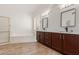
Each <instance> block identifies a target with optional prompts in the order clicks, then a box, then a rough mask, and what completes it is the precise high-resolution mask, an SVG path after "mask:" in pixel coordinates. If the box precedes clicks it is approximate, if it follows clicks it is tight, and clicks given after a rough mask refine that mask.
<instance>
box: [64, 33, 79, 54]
mask: <svg viewBox="0 0 79 59" xmlns="http://www.w3.org/2000/svg"><path fill="white" fill-rule="evenodd" d="M63 52H64V53H65V54H69V55H73V54H79V35H74V34H64V35H63Z"/></svg>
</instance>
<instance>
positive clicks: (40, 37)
mask: <svg viewBox="0 0 79 59" xmlns="http://www.w3.org/2000/svg"><path fill="white" fill-rule="evenodd" d="M44 38H45V37H44V32H39V31H37V41H38V42H40V43H44Z"/></svg>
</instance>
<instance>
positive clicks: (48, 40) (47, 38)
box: [44, 32, 51, 47]
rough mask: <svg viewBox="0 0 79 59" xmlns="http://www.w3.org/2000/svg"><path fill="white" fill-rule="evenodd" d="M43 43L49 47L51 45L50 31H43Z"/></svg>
mask: <svg viewBox="0 0 79 59" xmlns="http://www.w3.org/2000/svg"><path fill="white" fill-rule="evenodd" d="M44 41H45V44H46V45H47V46H49V47H51V33H50V32H45V40H44Z"/></svg>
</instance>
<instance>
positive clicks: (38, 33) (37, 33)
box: [36, 31, 40, 41]
mask: <svg viewBox="0 0 79 59" xmlns="http://www.w3.org/2000/svg"><path fill="white" fill-rule="evenodd" d="M39 35H40V32H39V31H37V32H36V39H37V41H39Z"/></svg>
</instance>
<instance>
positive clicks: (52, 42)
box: [37, 31, 79, 55]
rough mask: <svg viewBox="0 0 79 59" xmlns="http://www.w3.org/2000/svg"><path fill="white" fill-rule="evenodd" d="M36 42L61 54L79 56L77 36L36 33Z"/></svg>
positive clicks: (78, 37)
mask: <svg viewBox="0 0 79 59" xmlns="http://www.w3.org/2000/svg"><path fill="white" fill-rule="evenodd" d="M37 41H38V42H40V43H42V44H44V45H46V46H48V47H50V48H52V49H55V50H57V51H59V52H61V53H63V54H68V55H78V54H79V35H78V34H69V33H60V32H42V31H37Z"/></svg>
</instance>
